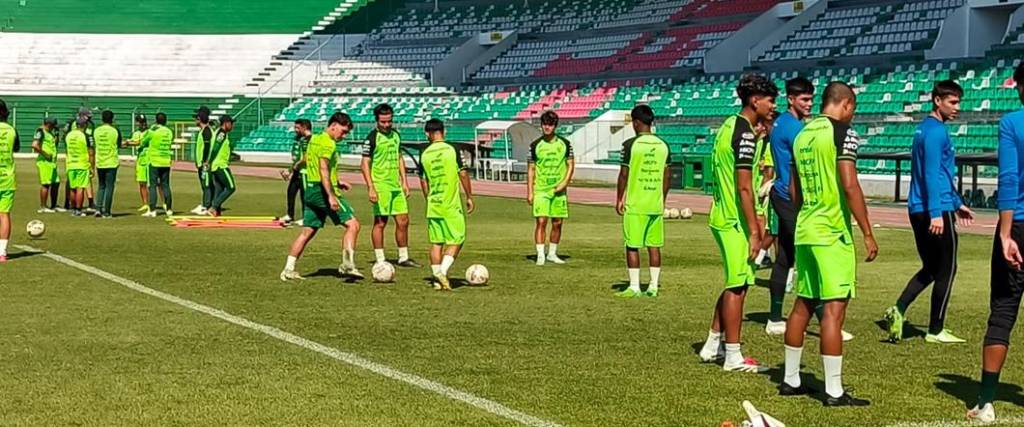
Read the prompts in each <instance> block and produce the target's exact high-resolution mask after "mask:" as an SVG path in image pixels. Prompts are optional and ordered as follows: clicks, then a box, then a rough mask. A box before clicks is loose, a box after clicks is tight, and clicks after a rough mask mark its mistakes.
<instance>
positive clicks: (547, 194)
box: [526, 111, 576, 265]
mask: <svg viewBox="0 0 1024 427" xmlns="http://www.w3.org/2000/svg"><path fill="white" fill-rule="evenodd" d="M557 128H558V114H555V112H554V111H546V112H544V114H541V116H540V129H541V131H543V132H544V135H543V136H541V137H540V138H538V139H537V140H536V141H533V143H532V144H530V160H529V163H528V166H527V170H526V171H527V172H526V201H527V202H528V203H529V204H530V205H531V206H533V216H534V218H536V219H537V220H536V221H537V223H536V226H535V227H534V230H533V241H534V243H535V244H536V245H537V265H544V261H545V260H547V261H551V262H553V263H555V264H565V261H563V260H562V259H561V258H559V257H558V244H559V243H560V242H561V240H562V224H563V223H564V222H565V220H566V219H567V218H569V196H568V194H567V193H566V190H567V189H568V188H569V183H570V182H572V174H573V172H574V171H575V170H576V161H575V160H574V158H573V154H572V145H570V144H569V141H567V140H566V139H565V138H562V137H561V136H559V135H558V134H556V133H555V129H557ZM549 220H550V221H551V244H550V245H549V246H548V252H547V256H545V255H544V244H545V238H544V233H545V232H546V231H547V230H546V229H547V223H548V221H549Z"/></svg>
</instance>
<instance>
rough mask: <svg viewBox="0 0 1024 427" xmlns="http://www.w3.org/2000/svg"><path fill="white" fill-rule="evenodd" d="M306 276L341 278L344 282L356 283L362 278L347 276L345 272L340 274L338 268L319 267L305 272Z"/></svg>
mask: <svg viewBox="0 0 1024 427" xmlns="http://www.w3.org/2000/svg"><path fill="white" fill-rule="evenodd" d="M306 277H334V278H338V279H341V281H343V282H345V283H356V282H360V281H361V280H363V279H359V278H358V277H354V276H349V275H347V274H341V273H339V272H338V269H336V268H321V269H319V270H317V271H314V272H312V273H310V274H307V275H306Z"/></svg>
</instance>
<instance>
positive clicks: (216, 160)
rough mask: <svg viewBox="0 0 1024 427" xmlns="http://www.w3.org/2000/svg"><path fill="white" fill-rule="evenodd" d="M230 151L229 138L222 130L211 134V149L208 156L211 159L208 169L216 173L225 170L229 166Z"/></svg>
mask: <svg viewBox="0 0 1024 427" xmlns="http://www.w3.org/2000/svg"><path fill="white" fill-rule="evenodd" d="M231 149H232V147H231V136H230V135H228V133H227V132H224V130H223V129H217V132H214V134H213V147H211V148H210V156H212V157H213V160H211V161H210V169H211V170H215V171H216V170H221V169H224V168H227V167H228V166H229V165H230V164H231ZM213 150H216V152H214V151H213Z"/></svg>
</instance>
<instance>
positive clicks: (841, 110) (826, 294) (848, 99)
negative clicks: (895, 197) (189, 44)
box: [779, 82, 878, 406]
mask: <svg viewBox="0 0 1024 427" xmlns="http://www.w3.org/2000/svg"><path fill="white" fill-rule="evenodd" d="M821 105H822V109H821V112H822V115H821V116H818V117H817V118H815V119H814V120H812V121H811V122H809V123H807V125H806V126H804V128H803V130H802V131H800V133H799V134H798V135H797V137H796V140H795V141H794V142H793V166H792V168H793V170H794V172H795V174H794V175H793V176H794V177H796V179H793V180H792V182H791V183H790V193H791V194H792V197H793V202H794V205H795V206H799V208H800V210H799V213H798V214H797V219H796V242H795V243H796V267H797V274H798V283H799V284H798V290H797V295H798V297H797V300H796V303H795V304H794V305H793V311H792V312H791V313H790V315H789V319H787V321H786V352H785V355H786V361H785V371H784V378H783V383H782V384H781V385H780V386H779V393H780V394H782V395H798V394H807V393H808V389H807V388H806V387H804V386H803V385H802V384H801V379H800V363H801V356H802V354H803V345H804V334H805V331H806V330H807V324H808V323H809V322H810V318H811V314H812V313H814V310H815V306H816V305H817V304H818V302H819V301H823V302H824V305H825V306H824V313H823V315H822V318H821V355H822V361H823V363H824V366H825V394H826V399H825V402H824V404H825V406H867V405H868V404H870V402H868V401H866V400H862V399H857V398H854V397H852V396H850V395H849V394H848V393H846V392H845V391H844V390H843V383H842V366H843V337H842V328H843V319H844V318H845V317H846V307H847V305H848V304H849V302H850V299H852V298H853V297H854V296H856V293H857V291H856V281H857V277H856V276H857V274H856V268H857V258H856V254H855V251H854V247H853V245H854V241H853V226H852V225H851V223H850V215H851V213H852V214H853V217H854V218H856V219H857V223H858V224H859V225H860V229H861V232H862V233H863V234H864V247H865V248H866V251H867V257H866V261H867V262H871V261H873V260H874V259H875V257H876V256H877V255H878V245H877V244H876V243H875V238H874V235H873V231H872V229H871V221H870V220H869V219H868V211H867V207H866V206H865V204H864V194H863V193H862V192H861V188H860V183H859V181H858V180H857V149H858V148H859V145H860V137H859V136H857V133H856V132H854V130H853V129H852V128H851V127H850V122H851V121H852V120H853V115H854V111H855V110H856V107H857V97H856V95H855V94H854V92H853V89H852V88H850V86H849V85H847V84H845V83H842V82H832V83H829V85H828V86H827V87H826V88H825V92H824V93H823V94H822V102H821Z"/></svg>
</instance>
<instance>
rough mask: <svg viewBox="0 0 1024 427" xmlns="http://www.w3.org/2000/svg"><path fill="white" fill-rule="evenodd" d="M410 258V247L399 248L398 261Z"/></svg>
mask: <svg viewBox="0 0 1024 427" xmlns="http://www.w3.org/2000/svg"><path fill="white" fill-rule="evenodd" d="M408 260H409V248H398V262H403V261H408Z"/></svg>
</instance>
